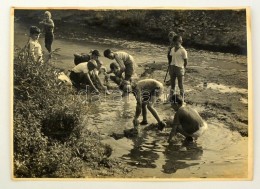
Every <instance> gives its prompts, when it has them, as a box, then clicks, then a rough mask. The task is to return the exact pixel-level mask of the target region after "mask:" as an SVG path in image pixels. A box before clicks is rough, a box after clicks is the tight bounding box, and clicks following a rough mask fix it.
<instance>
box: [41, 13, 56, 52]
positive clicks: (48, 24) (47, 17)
mask: <svg viewBox="0 0 260 189" xmlns="http://www.w3.org/2000/svg"><path fill="white" fill-rule="evenodd" d="M40 24H42V25H43V26H44V32H45V47H46V49H47V50H48V52H49V53H51V45H52V42H53V39H54V34H53V30H54V22H53V20H52V19H51V13H50V12H49V11H46V12H45V13H44V19H43V20H42V21H41V22H40Z"/></svg>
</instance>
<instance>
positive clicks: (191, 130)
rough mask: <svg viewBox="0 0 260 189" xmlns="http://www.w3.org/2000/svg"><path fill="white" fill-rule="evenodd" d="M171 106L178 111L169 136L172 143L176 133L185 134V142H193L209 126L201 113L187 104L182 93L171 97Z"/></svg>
mask: <svg viewBox="0 0 260 189" xmlns="http://www.w3.org/2000/svg"><path fill="white" fill-rule="evenodd" d="M171 106H172V108H173V109H174V110H175V111H176V113H175V115H174V119H173V122H172V124H171V126H172V130H171V133H170V136H169V138H168V142H169V143H170V142H171V140H172V138H173V137H174V140H176V139H175V136H176V133H177V132H178V133H180V134H182V135H183V136H185V137H186V138H185V142H192V141H193V139H195V140H196V139H197V138H198V137H199V136H201V135H202V134H203V133H204V131H205V130H207V128H208V126H207V123H206V122H205V121H203V119H202V118H201V116H200V115H199V113H198V112H197V111H196V110H194V109H192V108H191V107H189V106H186V105H185V104H184V102H183V100H182V97H181V96H180V95H173V96H172V98H171Z"/></svg>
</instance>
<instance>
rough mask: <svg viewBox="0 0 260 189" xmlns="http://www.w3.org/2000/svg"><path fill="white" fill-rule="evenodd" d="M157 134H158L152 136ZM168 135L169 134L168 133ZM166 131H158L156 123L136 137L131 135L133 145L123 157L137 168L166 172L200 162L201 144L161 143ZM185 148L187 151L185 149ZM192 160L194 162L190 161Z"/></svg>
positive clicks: (173, 171)
mask: <svg viewBox="0 0 260 189" xmlns="http://www.w3.org/2000/svg"><path fill="white" fill-rule="evenodd" d="M151 133H153V134H152V135H156V136H151ZM167 136H168V135H167ZM164 137H165V133H159V132H156V128H155V125H154V124H151V125H149V126H147V127H145V128H143V129H142V131H141V133H139V134H138V136H136V137H131V138H130V139H131V140H132V142H133V147H132V149H131V150H130V151H129V153H128V154H125V155H123V156H122V157H121V158H122V159H123V160H124V161H126V162H127V163H128V164H129V165H131V166H134V167H137V168H152V169H158V170H159V169H160V166H161V165H162V166H161V167H162V169H161V172H163V173H166V174H172V173H175V172H176V171H177V170H179V169H185V168H188V167H191V166H194V165H199V164H200V163H199V162H196V161H192V160H200V159H201V156H202V154H203V150H202V147H201V146H198V145H197V144H196V143H193V144H189V145H184V144H183V145H180V144H173V143H170V144H166V143H165V144H163V145H162V144H161V143H162V142H163V138H164ZM183 148H185V151H183ZM190 161H192V162H190Z"/></svg>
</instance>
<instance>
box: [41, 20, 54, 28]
mask: <svg viewBox="0 0 260 189" xmlns="http://www.w3.org/2000/svg"><path fill="white" fill-rule="evenodd" d="M40 24H44V25H46V26H49V27H54V22H53V20H52V19H49V20H43V21H41V22H40Z"/></svg>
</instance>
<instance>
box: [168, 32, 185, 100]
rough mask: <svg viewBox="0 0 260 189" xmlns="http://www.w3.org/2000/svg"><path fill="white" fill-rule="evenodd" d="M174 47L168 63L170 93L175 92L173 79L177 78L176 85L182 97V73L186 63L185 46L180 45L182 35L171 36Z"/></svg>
mask: <svg viewBox="0 0 260 189" xmlns="http://www.w3.org/2000/svg"><path fill="white" fill-rule="evenodd" d="M173 44H174V47H173V48H172V49H171V52H170V54H169V55H170V56H171V63H170V69H169V73H170V77H171V93H170V95H173V94H174V92H175V80H176V78H177V81H178V86H179V89H180V95H181V96H182V97H184V87H183V81H184V74H185V68H186V66H187V64H188V55H187V51H186V50H185V48H184V47H183V46H182V45H181V44H182V37H181V36H179V35H177V36H174V38H173Z"/></svg>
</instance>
